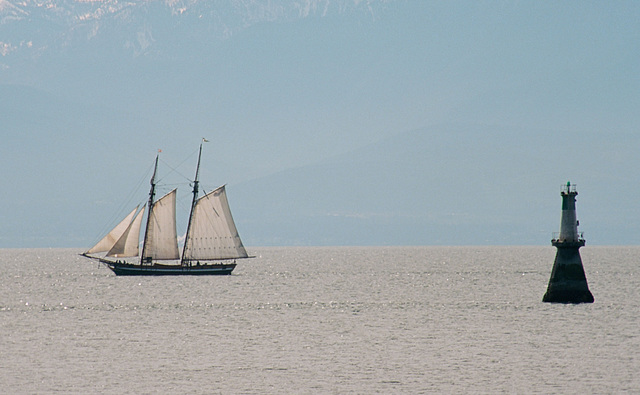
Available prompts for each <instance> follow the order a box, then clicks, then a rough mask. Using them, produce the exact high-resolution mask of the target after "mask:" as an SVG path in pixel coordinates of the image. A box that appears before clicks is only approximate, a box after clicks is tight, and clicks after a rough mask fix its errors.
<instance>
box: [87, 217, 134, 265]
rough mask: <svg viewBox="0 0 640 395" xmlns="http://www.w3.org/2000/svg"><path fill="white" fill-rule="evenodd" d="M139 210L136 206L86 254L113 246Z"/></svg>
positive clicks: (95, 252) (102, 250)
mask: <svg viewBox="0 0 640 395" xmlns="http://www.w3.org/2000/svg"><path fill="white" fill-rule="evenodd" d="M136 211H138V207H136V208H134V209H133V211H131V212H130V213H129V215H127V216H126V217H125V218H124V219H123V220H122V221H121V222H120V223H119V224H118V225H116V226H115V228H113V229H112V230H111V231H110V232H109V233H108V234H107V235H106V236H105V237H103V238H102V240H100V241H99V242H98V243H97V244H96V245H94V246H93V247H91V248H90V249H89V250H87V252H85V254H97V253H99V252H105V251H109V250H110V249H111V248H113V246H114V244H116V242H117V241H118V240H119V239H120V237H122V235H123V234H124V232H125V231H126V230H127V228H128V227H129V225H131V219H133V216H134V215H135V214H136Z"/></svg>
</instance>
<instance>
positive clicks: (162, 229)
mask: <svg viewBox="0 0 640 395" xmlns="http://www.w3.org/2000/svg"><path fill="white" fill-rule="evenodd" d="M143 251H144V252H143V253H144V256H143V257H142V259H143V260H144V259H146V258H152V259H153V260H171V259H179V258H180V255H179V252H178V238H177V233H176V190H175V189H174V190H172V191H171V192H169V193H167V194H166V195H164V196H163V197H161V198H160V199H158V201H156V202H155V203H154V205H153V207H152V208H151V210H150V211H149V220H148V223H147V233H146V236H145V245H144V249H143Z"/></svg>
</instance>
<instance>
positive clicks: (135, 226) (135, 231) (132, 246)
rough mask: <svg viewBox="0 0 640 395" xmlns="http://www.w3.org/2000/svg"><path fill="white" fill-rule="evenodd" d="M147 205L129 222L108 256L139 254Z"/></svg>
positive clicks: (117, 256)
mask: <svg viewBox="0 0 640 395" xmlns="http://www.w3.org/2000/svg"><path fill="white" fill-rule="evenodd" d="M144 209H145V207H142V210H140V212H139V213H138V215H136V218H135V219H134V220H133V221H132V222H131V223H130V224H129V227H128V228H127V230H125V231H124V233H123V234H122V236H121V237H120V239H118V241H117V242H116V243H115V244H114V246H113V247H112V248H111V249H110V250H109V252H108V253H107V256H112V257H116V258H120V257H132V256H138V244H139V243H140V225H141V224H142V215H143V214H144Z"/></svg>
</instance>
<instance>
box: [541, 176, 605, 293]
mask: <svg viewBox="0 0 640 395" xmlns="http://www.w3.org/2000/svg"><path fill="white" fill-rule="evenodd" d="M560 195H561V196H562V219H561V221H560V234H559V235H558V237H557V238H555V237H554V238H553V239H552V240H551V244H552V245H553V246H554V247H556V248H557V251H556V259H555V261H554V262H553V269H552V270H551V278H550V279H549V286H548V287H547V293H545V294H544V297H543V298H542V301H543V302H550V303H593V295H592V294H591V292H590V291H589V286H588V285H587V277H586V276H585V274H584V268H583V267H582V259H580V252H579V251H578V250H579V249H580V247H582V246H584V242H585V240H584V238H583V237H582V234H581V233H578V220H577V218H576V195H578V192H577V191H576V186H575V185H571V183H570V182H567V185H564V186H563V187H562V191H561V192H560Z"/></svg>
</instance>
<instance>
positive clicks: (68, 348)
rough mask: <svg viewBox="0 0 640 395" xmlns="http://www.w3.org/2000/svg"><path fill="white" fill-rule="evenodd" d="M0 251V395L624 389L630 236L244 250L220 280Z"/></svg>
mask: <svg viewBox="0 0 640 395" xmlns="http://www.w3.org/2000/svg"><path fill="white" fill-rule="evenodd" d="M78 252H79V251H76V250H71V249H5V250H0V262H1V265H2V269H3V270H2V271H1V272H0V278H1V282H2V287H0V317H1V318H0V332H1V333H0V339H2V340H1V344H0V356H1V357H0V361H2V362H1V363H0V383H1V384H0V386H1V387H2V392H5V393H49V392H55V391H58V392H63V393H113V394H116V393H117V394H123V393H314V394H315V393H340V394H344V393H464V392H479V393H581V394H582V393H622V392H626V393H638V392H640V378H638V374H637V372H638V371H640V361H639V360H638V356H639V355H640V337H639V336H638V327H639V324H640V318H639V317H640V303H639V301H640V291H639V290H640V279H639V273H638V265H637V259H636V257H637V256H638V254H639V253H640V247H589V246H587V247H585V248H583V249H582V250H581V253H582V259H583V262H584V267H585V271H586V274H587V278H588V281H589V287H590V289H591V291H592V293H593V294H594V297H595V303H593V304H586V305H558V304H545V303H542V302H541V299H542V296H543V294H544V292H545V290H546V286H547V282H548V279H549V275H550V272H551V267H552V264H553V258H554V254H555V249H553V248H552V247H356V248H352V247H342V248H334V247H327V248H311V247H304V248H277V247H273V248H255V249H251V253H252V254H255V255H257V256H258V257H257V258H256V259H253V260H244V261H241V262H239V265H238V268H237V269H236V271H234V274H233V275H232V276H227V277H207V278H203V277H157V278H143V277H115V276H114V275H113V274H112V273H111V272H110V271H109V270H108V269H106V268H104V267H100V266H97V265H96V264H95V263H93V262H88V261H86V260H84V259H82V258H81V257H79V256H77V253H78Z"/></svg>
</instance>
